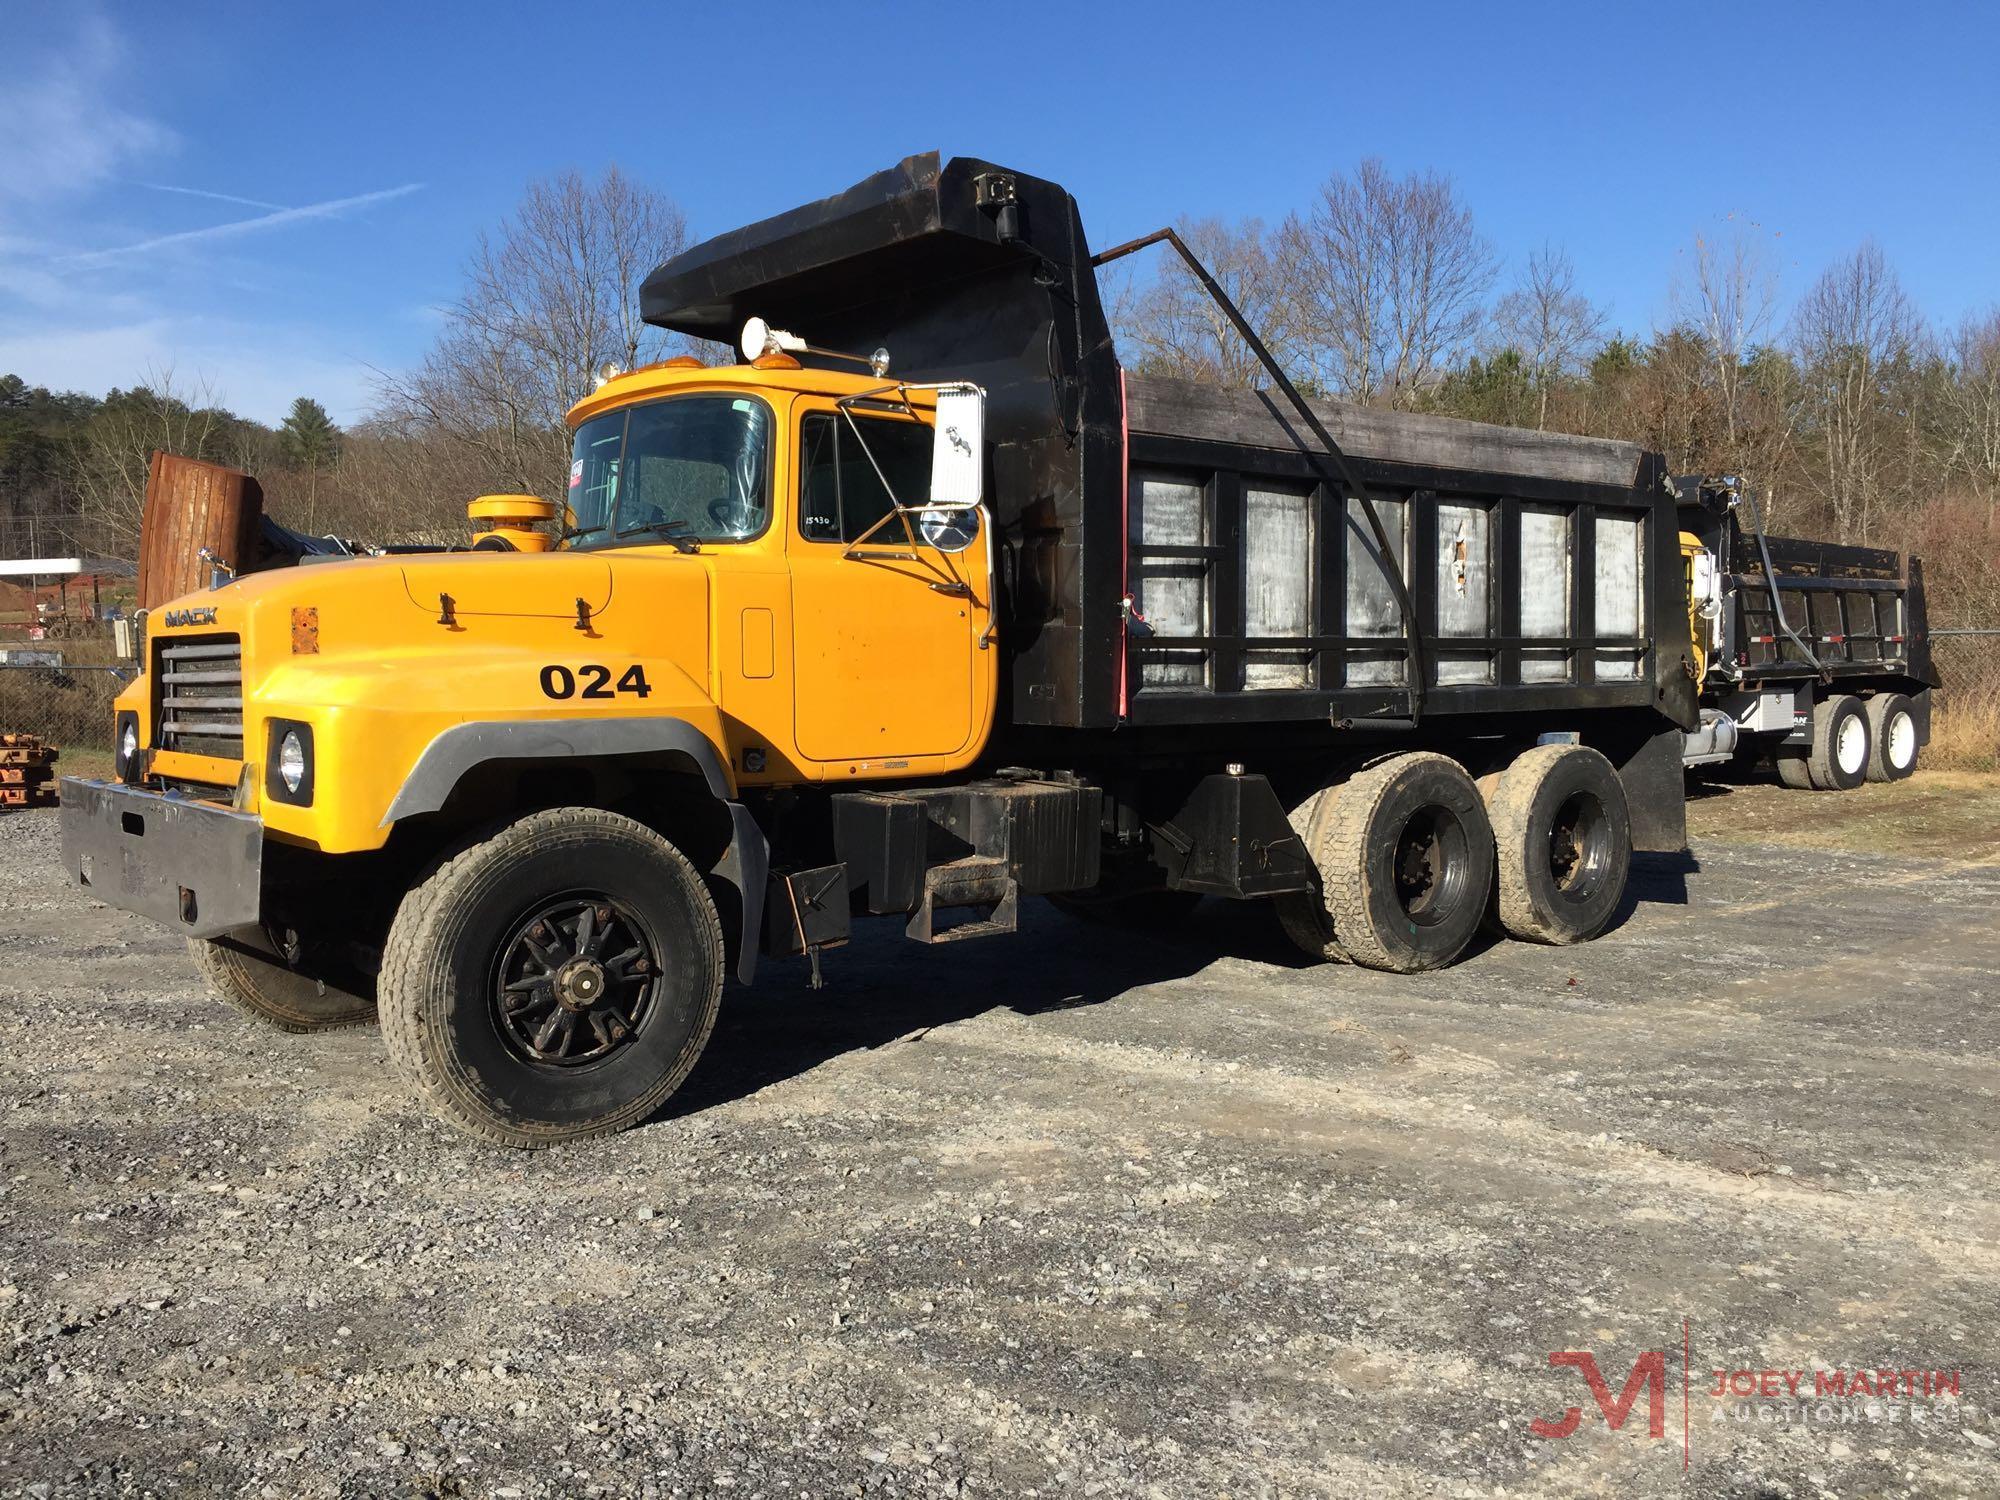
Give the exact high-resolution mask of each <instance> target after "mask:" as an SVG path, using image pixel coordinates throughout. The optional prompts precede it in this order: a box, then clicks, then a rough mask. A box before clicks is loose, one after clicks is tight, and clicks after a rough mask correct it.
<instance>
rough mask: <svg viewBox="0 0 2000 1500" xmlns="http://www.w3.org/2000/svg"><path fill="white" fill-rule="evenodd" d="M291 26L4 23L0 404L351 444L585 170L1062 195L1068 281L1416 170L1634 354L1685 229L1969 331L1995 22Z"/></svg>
mask: <svg viewBox="0 0 2000 1500" xmlns="http://www.w3.org/2000/svg"><path fill="white" fill-rule="evenodd" d="M317 10H318V13H317V14H309V13H308V11H307V8H306V7H303V6H274V5H270V4H254V5H253V4H226V3H216V4H206V5H196V6H172V7H168V6H154V5H145V6H141V5H137V4H134V5H129V6H123V7H119V6H108V5H106V6H97V7H93V6H90V5H87V4H86V5H75V4H60V5H58V4H44V3H41V0H11V3H7V4H4V5H0V371H6V370H13V371H15V372H17V373H19V374H21V375H23V376H25V377H27V378H28V379H29V380H30V381H31V382H36V383H45V384H50V385H55V386H60V387H73V388H78V389H84V390H90V391H99V392H101V391H102V390H104V389H105V388H107V387H109V386H112V385H116V384H131V383H132V382H133V381H134V380H135V379H137V378H138V377H139V376H140V375H141V374H142V373H143V372H144V371H145V370H146V369H148V368H161V367H166V366H171V367H173V368H174V369H175V371H176V372H177V374H178V375H179V376H180V377H181V378H182V379H184V380H185V379H194V380H201V381H205V382H207V383H208V384H210V385H211V386H212V387H213V389H214V392H215V394H216V396H217V397H218V399H220V400H222V401H224V402H226V403H227V404H230V405H232V406H234V407H236V408H237V409H238V410H241V411H243V412H245V413H246V414H248V415H252V416H256V417H259V418H263V419H265V420H272V419H274V418H276V417H277V416H278V415H279V414H280V413H282V411H283V409H284V408H285V407H286V406H287V405H288V404H289V402H290V400H291V398H292V397H293V396H295V395H300V394H307V395H313V396H317V397H318V398H320V399H321V400H323V401H325V402H326V404H327V405H328V407H329V408H330V409H331V410H332V411H333V412H334V414H335V416H336V418H337V419H340V420H351V419H353V418H354V417H356V416H359V415H360V414H361V413H362V412H363V411H364V410H365V409H366V408H367V406H368V404H369V401H370V395H371V388H372V381H373V379H374V376H373V373H372V372H373V371H374V370H378V369H390V370H393V369H398V368H401V367H403V366H405V365H407V364H409V363H410V362H412V361H414V360H415V359H417V358H418V357H419V356H420V355H421V354H422V352H423V350H424V348H425V347H426V345H427V344H428V343H429V341H430V339H431V338H432V336H433V335H434V333H435V330H436V325H437V312H436V309H437V308H438V306H439V305H440V304H442V303H445V302H447V301H449V300H450V299H451V297H452V296H453V295H454V293H455V292H456V290H457V288H458V285H459V273H460V268H461V266H462V265H463V262H464V259H465V257H466V254H467V252H468V250H469V249H470V248H471V246H472V244H473V241H474V238H475V236H476V235H477V233H478V232H479V231H480V230H481V229H482V228H486V227H489V226H491V225H493V224H495V223H496V222H497V221H498V220H499V219H500V218H502V217H503V216H504V215H505V214H506V213H507V212H508V210H509V209H510V207H511V206H512V205H513V203H514V201H515V200H516V198H517V197H518V195H519V193H520V190H521V187H522V185H523V184H524V183H525V182H527V181H528V180H529V179H531V178H534V177H536V176H541V175H545V174H548V173H551V172H554V171H558V170H561V169H563V168H566V167H577V168H580V169H582V170H584V171H586V172H590V173H595V172H597V171H600V170H602V169H603V168H605V167H607V166H609V165H611V164H613V163H616V164H617V165H618V166H620V167H621V168H623V169H625V170H626V171H628V172H630V173H632V174H633V175H635V176H637V177H639V178H640V179H642V180H644V181H646V182H648V183H650V184H652V185H653V186H656V187H658V188H661V189H663V190H665V191H666V192H668V193H670V194H671V195H672V196H674V197H675V198H676V199H677V200H678V201H679V202H680V204H681V205H682V207H683V208H684V209H685V210H686V212H687V214H688V216H689V219H690V221H691V223H692V225H693V227H694V229H695V231H696V233H697V234H707V233H712V232H716V231H719V230H722V229H726V228H729V227H731V226H733V225H735V224H738V223H741V222H743V221H745V220H747V219H750V218H754V217H758V216H760V215H763V214H766V213H771V212H775V211H777V210H779V209H782V208H787V207H790V206H791V205H793V204H795V203H798V202H801V201H804V200H806V199H808V198H814V197H819V196H822V195H824V194H826V193H830V192H832V191H835V190H836V189H838V188H841V187H844V186H846V185H847V184H848V183H850V182H852V181H854V180H855V179H857V178H859V177H861V176H864V175H866V174H867V173H869V172H871V171H874V170H877V169H878V168H880V167H883V166H886V165H888V164H889V163H891V162H893V161H894V160H896V159H897V158H899V157H901V156H904V155H907V154H909V153H910V152H914V151H920V150H926V149H930V148H933V147H935V148H939V149H942V150H943V151H945V152H946V153H947V154H952V153H960V152H962V153H968V154H974V155H980V156H985V157H988V158H991V159H994V160H997V161H1000V162H1003V163H1005V164H1008V165H1011V166H1015V167H1018V168H1021V169H1022V170H1026V171H1031V172H1035V173H1038V174H1040V175H1043V176H1048V177H1053V178H1055V179H1056V180H1058V181H1060V182H1062V183H1064V184H1065V185H1066V186H1068V187H1069V188H1070V189H1071V190H1072V191H1073V192H1075V193H1076V195H1077V197H1078V199H1079V201H1080V202H1081V204H1082V206H1083V213H1084V221H1085V224H1086V227H1087V228H1088V230H1089V232H1090V234H1091V237H1092V239H1093V240H1094V241H1095V242H1096V243H1098V244H1100V245H1104V244H1110V243H1113V242H1115V241H1117V240H1120V239H1124V238H1127V237H1129V236H1131V235H1134V234H1138V233H1142V232H1144V231H1146V230H1149V229H1152V228H1155V227H1157V226H1158V225H1160V224H1161V223H1164V222H1167V221H1169V220H1171V219H1173V218H1174V217H1176V216H1177V215H1180V214H1183V213H1191V214H1219V215H1223V216H1225V217H1238V216H1245V215H1259V216H1262V217H1264V218H1266V219H1268V220H1273V221H1275V220H1277V219H1279V218H1282V217H1283V215H1284V214H1285V213H1286V212H1287V211H1288V210H1290V209H1292V208H1294V207H1297V206H1301V205H1303V204H1304V203H1306V202H1307V200H1308V199H1309V197H1310V196H1311V194H1312V192H1313V190H1314V188H1315V186H1316V185H1317V184H1318V183H1319V182H1321V181H1322V180H1323V179H1324V178H1325V177H1326V176H1327V174H1328V173H1330V172H1332V171H1335V170H1343V169H1348V168H1351V167H1352V166H1353V165H1354V163H1355V162H1357V161H1359V160H1360V159H1361V158H1363V157H1365V156H1369V155H1378V156H1381V157H1383V158H1384V159H1385V160H1386V161H1387V162H1388V163H1389V165H1390V166H1391V167H1392V168H1393V169H1395V170H1398V171H1404V170H1409V169H1412V168H1435V169H1437V170H1440V171H1443V172H1447V173H1449V174H1450V175H1451V176H1452V177H1453V178H1454V179H1455V180H1456V181H1457V183H1458V185H1459V187H1460V189H1461V191H1462V192H1463V194H1464V196H1465V198H1466V199H1467V201H1468V202H1469V203H1470V205H1471V206H1472V208H1473V210H1474V212H1475V214H1476V216H1477V219H1478V222H1479V224H1480V227H1481V228H1482V229H1483V231H1484V232H1485V233H1486V234H1487V235H1488V236H1489V237H1490V238H1491V239H1492V240H1493V241H1494V243H1495V245H1496V247H1497V248H1498V249H1499V251H1500V252H1501V253H1502V254H1503V255H1504V256H1505V257H1506V258H1507V260H1508V262H1509V264H1510V267H1511V266H1514V265H1518V263H1519V262H1520V261H1521V260H1522V259H1523V258H1524V257H1525V256H1526V255H1527V253H1528V252H1529V251H1531V250H1533V249H1535V248H1537V247H1539V246H1540V245H1542V244H1543V243H1544V242H1545V241H1546V242H1549V243H1552V244H1555V245H1557V246H1560V247H1562V248H1563V249H1565V250H1567V251H1568V253H1569V254H1570V255H1571V257H1572V258H1573V259H1574V261H1575V263H1576V266H1577V270H1578V274H1579V280H1580V283H1581V286H1582V289H1583V290H1584V291H1586V292H1587V293H1588V294H1589V295H1590V296H1591V297H1592V298H1593V299H1595V300H1596V301H1597V302H1599V303H1600V304H1602V305H1605V306H1607V307H1608V308H1609V310H1610V312H1611V315H1612V319H1613V321H1614V323H1615V324H1616V325H1618V326H1620V327H1622V328H1624V329H1627V330H1631V331H1637V332H1644V331H1646V330H1649V329H1650V328H1651V327H1653V326H1654V324H1655V322H1656V321H1657V320H1659V319H1661V318H1663V317H1665V316H1666V313H1667V293H1668V288H1669V286H1670V285H1671V283H1672V278H1673V275H1674V272H1675V268H1676V266H1677V265H1679V264H1683V263H1684V262H1685V260H1686V258H1687V256H1688V253H1689V248H1690V247H1691V246H1692V244H1693V241H1694V237H1695V235H1696V234H1697V233H1704V234H1711V235H1712V234H1717V233H1729V232H1740V233H1746V234H1749V235H1752V236H1753V237H1755V238H1757V239H1758V240H1759V242H1760V243H1761V244H1763V245H1764V247H1765V248H1766V250H1767V251H1768V252H1769V255H1770V258H1771V263H1772V265H1773V266H1774V268H1775V269H1776V271H1777V273H1778V277H1779V287H1780V294H1781V297H1782V298H1783V299H1784V300H1785V301H1787V302H1788V301H1789V300H1790V299H1791V298H1792V297H1794V296H1796V295H1797V294H1798V293H1799V292H1800V291H1802V290H1803V289H1804V288H1805V286H1806V285H1807V284H1808V283H1809V282H1810V281H1811V279H1812V278H1813V277H1814V276H1815V275H1816V274H1817V273H1818V272H1819V270H1820V269H1821V268H1822V267H1823V266H1824V265H1825V264H1826V263H1827V262H1828V261H1829V260H1831V259H1833V258H1835V257H1837V256H1839V255H1841V254H1843V253H1845V252H1846V251H1848V250H1851V249H1852V248H1853V247H1854V246H1855V245H1856V244H1858V243H1859V242H1860V241H1861V240H1863V239H1864V238H1867V237H1870V236H1872V237H1873V238H1875V239H1876V240H1877V241H1879V242H1880V243H1881V245H1882V246H1883V248H1884V250H1885V251H1886V252H1887V253H1888V255H1889V258H1890V260H1891V262H1892V263H1893V264H1894V266H1895V267H1896V269H1897V270H1898V272H1899V273H1900V274H1901V276H1902V278H1903V280H1904V283H1905V285H1906V286H1907V287H1908V289H1909V290H1910V292H1911V293H1912V294H1913V295H1914V296H1915V297H1916V298H1917V300H1918V302H1919V303H1920V305H1921V306H1922V307H1923V308H1924V310H1925V311H1926V312H1927V313H1928V314H1929V315H1930V316H1931V317H1932V318H1933V319H1934V320H1937V321H1939V322H1941V323H1947V324H1948V323H1952V322H1956V321H1957V320H1958V319H1959V318H1960V317H1961V316H1963V315H1965V314H1967V313H1969V312H1973V311H1976V310H1980V309H1983V308H1985V307H1987V306H1989V305H1991V304H1992V303H1994V302H1995V301H2000V191H1996V183H2000V81H1996V77H1995V73H1994V66H1995V62H1994V60H1995V58H1996V56H2000V8H1996V7H1992V6H1987V5H1973V4H1963V5H1957V6H1951V5H1935V6H1933V5H1923V4H1914V5H1911V4H1906V5H1901V6H1897V7H1893V8H1892V7H1882V6H1879V5H1878V6H1867V5H1859V4H1851V5H1850V4H1816V5H1779V4H1767V5H1759V4H1754V3H1747V0H1740V3H1737V4H1734V5H1715V6H1710V5H1683V6H1645V7H1638V6H1632V7H1627V6H1621V5H1615V4H1597V5H1579V6H1551V7H1544V8H1532V7H1526V6H1520V7H1513V6H1502V5H1495V4H1484V5H1465V6H1459V5H1418V4H1403V5H1394V6H1391V5H1379V4H1378V5H1371V6H1367V7H1358V6H1347V5H1334V4H1327V5H1317V6H1275V5H1274V6H1265V5H1259V4H1255V3H1249V0H1237V3H1232V4H1226V5H1214V4H1210V5H1194V4H1183V3H1178V0H1175V3H1155V4H1150V5H1131V6H1115V7H1114V6H1091V5H1088V4H1082V3H1076V0H1071V3H1069V4H1062V5H1044V4H1037V3H1016V0H1008V3H1002V4H989V5H981V6H965V5H948V4H937V3H931V4H926V5H911V6H904V5H885V6H876V5H868V4H851V5H826V4H822V5H810V6H808V5H793V4H788V3H767V4H764V5H759V6H754V7H752V6H741V7H738V6H731V5H727V4H723V3H715V0H710V3H707V4H703V5H699V6H681V5H628V4H619V3H600V4H592V5H588V6H583V5H573V6H561V7H557V6H540V7H537V6H528V5H517V4H506V3H498V0H496V3H489V4H485V5H480V6H476V7H475V6H469V5H468V6H456V7H454V6H449V5H443V4H438V5H421V4H410V3H407V0H405V3H402V4H398V5H372V4H347V5H340V6H324V7H319V8H317Z"/></svg>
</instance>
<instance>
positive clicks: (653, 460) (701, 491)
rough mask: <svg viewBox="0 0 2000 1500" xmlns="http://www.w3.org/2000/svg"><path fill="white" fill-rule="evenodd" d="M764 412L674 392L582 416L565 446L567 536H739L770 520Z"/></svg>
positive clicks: (736, 399) (751, 404)
mask: <svg viewBox="0 0 2000 1500" xmlns="http://www.w3.org/2000/svg"><path fill="white" fill-rule="evenodd" d="M770 452H771V417H770V412H769V410H768V408H766V407H765V405H764V403H763V402H761V401H757V400H753V399H751V398H750V397H747V396H676V397H673V398H671V399H669V400H665V401H653V402H649V403H647V404H646V405H643V406H630V407H624V408H622V409H620V410H618V411H612V412H606V413H605V414H604V415H603V416H601V417H592V418H591V419H590V420H589V421H588V422H585V423H584V424H583V425H582V426H581V427H579V428H577V430H576V445H575V447H574V448H572V449H571V452H570V466H569V517H568V528H567V530H568V535H569V536H570V537H571V538H573V539H575V540H577V541H582V542H601V541H604V540H607V539H610V538H634V537H686V538H689V539H691V540H694V541H698V542H740V541H744V540H747V539H748V538H750V537H754V536H756V535H757V534H758V533H760V532H762V531H763V529H764V528H765V526H766V525H767V524H768V523H769V521H770V518H771V499H770V496H771V485H770Z"/></svg>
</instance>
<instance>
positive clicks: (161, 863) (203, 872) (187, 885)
mask: <svg viewBox="0 0 2000 1500" xmlns="http://www.w3.org/2000/svg"><path fill="white" fill-rule="evenodd" d="M62 861H63V870H64V872H65V873H66V874H67V875H68V876H69V878H70V880H71V882H72V883H73V884H75V885H77V886H79V887H80V888H82V889H83V890H84V891H86V892H88V893H89V894H90V895H92V896H95V897H96V898H97V899H98V900H100V901H103V902H107V903H108V904H110V905H112V906H116V907H119V908H121V909H122V910H125V911H129V912H136V913H138V914H139V915H140V916H142V917H151V918H152V919H153V920H154V921H155V922H159V923H161V924H163V925H164V926H167V927H171V928H173V929H174V930H175V931H177V932H180V933H183V934H185V935H186V936H188V937H198V938H210V937H219V936H221V935H222V934H223V933H225V932H228V931H230V930H231V929H232V928H237V927H247V926H249V925H251V924H252V923H254V922H256V921H257V919H258V916H259V904H260V903H259V896H260V892H261V890H262V885H263V874H264V824H263V821H262V820H261V819H259V818H257V817H254V816H252V815H251V814H249V813H241V812H237V811H235V810H234V809H233V808H227V807H217V806H216V805H215V804H214V803H210V802H196V801H192V800H190V799H188V798H185V797H173V796H168V795H166V794H164V793H161V792H149V791H145V790H144V789H142V788H139V787H130V786H122V785H120V784H119V783H117V782H114V781H87V780H85V779H83V778H81V777H77V776H65V777H64V778H63V779H62Z"/></svg>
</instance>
